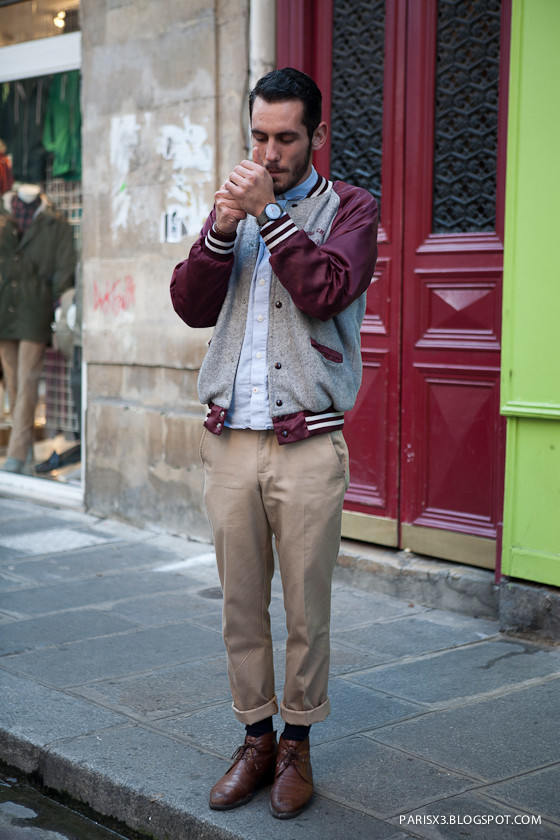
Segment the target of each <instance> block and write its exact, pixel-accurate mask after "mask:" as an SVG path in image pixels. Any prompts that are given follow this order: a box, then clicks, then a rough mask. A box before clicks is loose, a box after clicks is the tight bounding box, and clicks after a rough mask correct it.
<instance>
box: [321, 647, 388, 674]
mask: <svg viewBox="0 0 560 840" xmlns="http://www.w3.org/2000/svg"><path fill="white" fill-rule="evenodd" d="M384 661H385V657H384V656H380V655H379V654H376V653H373V652H371V651H369V652H368V653H366V652H365V651H363V650H356V649H354V648H350V647H347V646H346V645H338V644H337V643H336V641H332V642H331V664H330V674H331V676H333V677H336V676H339V675H341V674H348V673H351V672H352V671H362V670H364V669H366V668H371V667H372V666H373V665H378V664H380V663H382V662H384Z"/></svg>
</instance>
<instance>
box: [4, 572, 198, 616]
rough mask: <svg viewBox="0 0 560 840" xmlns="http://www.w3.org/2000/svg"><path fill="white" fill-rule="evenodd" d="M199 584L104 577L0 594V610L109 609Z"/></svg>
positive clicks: (141, 576) (143, 576) (134, 575)
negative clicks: (126, 602) (144, 596)
mask: <svg viewBox="0 0 560 840" xmlns="http://www.w3.org/2000/svg"><path fill="white" fill-rule="evenodd" d="M196 584H197V581H196V580H192V579H190V578H186V577H184V576H182V575H181V576H180V578H179V579H176V578H175V577H169V576H167V575H155V574H154V573H153V572H152V571H151V570H150V571H139V572H127V573H126V574H116V575H112V574H101V575H99V576H96V577H95V578H89V579H85V580H84V579H81V580H76V581H70V582H68V583H57V584H54V583H53V584H50V585H46V586H38V587H32V588H27V589H24V590H21V589H20V590H18V591H16V592H11V593H9V594H0V609H2V610H4V612H6V613H8V614H10V615H19V616H21V617H22V618H23V617H27V616H28V617H31V616H34V615H35V616H37V615H44V614H46V613H50V612H57V611H59V610H64V609H68V608H69V607H72V608H76V607H85V606H95V605H99V604H103V605H109V604H114V603H115V602H118V601H120V600H124V599H127V598H134V597H136V596H138V595H152V594H154V593H156V592H160V593H164V592H170V593H171V594H176V592H177V590H178V589H180V588H181V587H184V588H185V590H186V589H187V588H188V587H192V586H194V585H196Z"/></svg>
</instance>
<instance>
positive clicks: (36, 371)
mask: <svg viewBox="0 0 560 840" xmlns="http://www.w3.org/2000/svg"><path fill="white" fill-rule="evenodd" d="M46 346H47V345H46V344H44V343H43V342H39V341H12V340H2V341H0V358H1V359H2V370H3V372H4V380H5V383H6V390H7V392H8V398H9V400H10V414H11V415H12V431H11V433H10V441H9V443H8V452H7V457H8V458H17V459H18V460H19V461H25V459H26V458H27V455H28V452H29V449H30V447H31V446H32V445H33V425H34V422H35V408H36V406H37V396H38V390H39V379H40V377H41V372H42V370H43V357H44V355H45V348H46Z"/></svg>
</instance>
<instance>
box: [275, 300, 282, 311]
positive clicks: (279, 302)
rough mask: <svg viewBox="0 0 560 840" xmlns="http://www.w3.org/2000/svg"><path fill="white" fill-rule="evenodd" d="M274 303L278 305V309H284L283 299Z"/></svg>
mask: <svg viewBox="0 0 560 840" xmlns="http://www.w3.org/2000/svg"><path fill="white" fill-rule="evenodd" d="M274 305H275V306H276V309H282V301H281V300H277V301H276V303H275V304H274Z"/></svg>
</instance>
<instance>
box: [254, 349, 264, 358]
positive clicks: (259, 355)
mask: <svg viewBox="0 0 560 840" xmlns="http://www.w3.org/2000/svg"><path fill="white" fill-rule="evenodd" d="M255 355H256V357H257V359H262V353H261V351H260V350H259V352H258V353H256V354H255Z"/></svg>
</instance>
